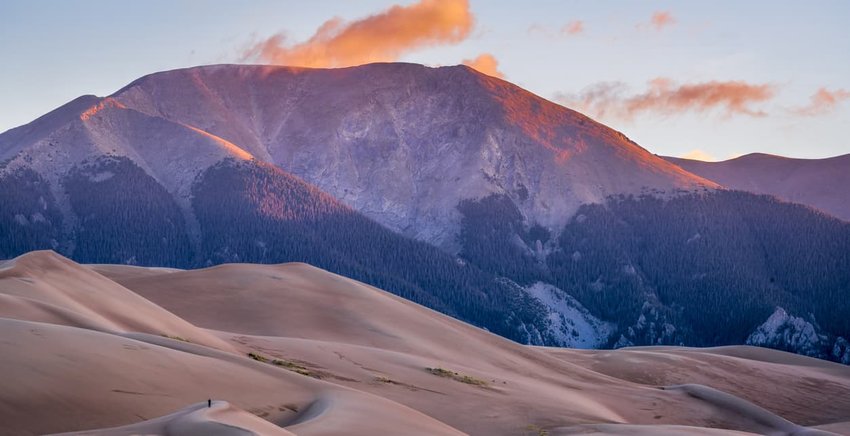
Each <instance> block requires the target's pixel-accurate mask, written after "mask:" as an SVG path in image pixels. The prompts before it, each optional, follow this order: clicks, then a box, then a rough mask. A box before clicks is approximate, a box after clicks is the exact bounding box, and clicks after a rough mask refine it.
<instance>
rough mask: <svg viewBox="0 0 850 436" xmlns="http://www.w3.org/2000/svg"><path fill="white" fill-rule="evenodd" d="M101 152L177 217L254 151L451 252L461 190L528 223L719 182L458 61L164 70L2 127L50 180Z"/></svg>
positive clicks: (8, 142) (16, 151) (12, 155)
mask: <svg viewBox="0 0 850 436" xmlns="http://www.w3.org/2000/svg"><path fill="white" fill-rule="evenodd" d="M104 154H106V155H114V156H123V157H127V158H129V159H130V160H131V161H133V162H134V163H135V164H136V165H138V166H139V167H140V168H142V169H143V170H145V172H146V173H148V174H150V175H151V176H152V177H153V178H154V179H156V180H157V181H158V182H159V183H160V184H161V185H162V186H163V187H164V188H165V189H166V191H168V192H169V193H171V195H173V196H174V197H175V201H176V202H177V204H178V206H179V207H180V208H181V210H183V211H184V213H186V214H191V207H190V205H189V197H190V196H191V192H190V188H191V183H192V181H193V180H194V178H195V177H196V176H197V174H198V173H199V172H201V171H203V170H205V169H206V168H208V167H209V166H211V165H213V164H215V163H216V162H218V161H220V160H221V159H223V158H225V157H230V158H233V159H251V158H253V159H256V160H258V161H261V162H266V163H270V164H274V165H276V166H278V167H280V168H281V169H283V170H285V171H288V172H290V173H291V174H293V175H295V176H298V177H300V178H302V179H304V180H305V181H307V182H309V183H312V184H314V185H316V186H317V187H319V188H320V189H321V190H323V191H325V192H328V193H330V194H331V195H333V196H334V197H336V198H338V199H340V200H341V201H343V202H344V203H346V204H348V205H350V206H352V207H353V208H354V209H356V210H358V211H360V212H361V213H363V214H365V215H366V216H368V217H370V218H373V219H375V220H376V221H378V222H379V223H381V224H383V225H385V226H387V227H389V228H390V229H393V230H395V231H398V232H400V233H403V234H405V235H408V236H411V237H414V238H416V239H419V240H423V241H426V242H429V243H432V244H435V245H437V246H440V247H442V248H449V249H451V248H456V247H455V241H454V238H455V234H456V233H457V230H458V227H459V220H460V216H459V214H458V212H457V210H456V207H457V205H458V204H459V202H460V201H462V200H464V199H474V198H480V197H483V196H487V195H489V194H504V195H507V196H509V197H510V198H511V199H512V200H513V201H515V202H516V204H517V205H518V207H519V208H520V210H521V212H522V213H523V214H524V215H525V216H526V217H528V218H529V219H530V220H531V221H533V222H536V223H539V224H540V225H542V226H545V227H550V228H559V227H561V226H562V225H563V224H565V223H566V220H567V218H568V217H569V216H571V215H572V214H573V213H574V212H575V210H577V208H578V207H579V206H580V205H581V204H584V203H591V202H599V201H602V200H603V199H604V198H605V197H606V196H608V195H611V194H619V193H640V192H645V191H648V190H661V191H666V192H672V191H675V190H677V189H685V190H692V189H700V188H702V187H714V186H715V184H714V183H712V182H709V181H706V180H704V179H701V178H699V177H697V176H694V175H692V174H690V173H687V172H685V171H683V170H682V169H680V168H679V167H677V166H675V165H672V164H670V163H668V162H666V161H664V160H663V159H660V158H658V157H656V156H654V155H652V154H651V153H649V152H647V151H646V150H644V149H643V148H641V147H639V146H638V145H637V144H635V143H634V142H632V141H630V140H628V138H626V137H625V136H623V135H622V134H621V133H619V132H616V131H614V130H612V129H610V128H608V127H605V126H603V125H601V124H599V123H597V122H595V121H593V120H591V119H590V118H588V117H585V116H583V115H581V114H579V113H577V112H574V111H571V110H569V109H567V108H564V107H562V106H559V105H557V104H554V103H552V102H549V101H547V100H544V99H542V98H540V97H538V96H535V95H533V94H531V93H529V92H527V91H525V90H523V89H521V88H519V87H517V86H515V85H512V84H510V83H508V82H505V81H502V80H500V79H496V78H493V77H490V76H487V75H484V74H480V73H478V72H476V71H475V70H473V69H471V68H468V67H465V66H455V67H441V68H428V67H424V66H421V65H413V64H371V65H364V66H360V67H353V68H343V69H298V68H286V67H271V66H248V65H219V66H208V67H197V68H189V69H182V70H175V71H167V72H162V73H156V74H152V75H149V76H145V77H143V78H141V79H139V80H136V81H135V82H133V83H131V84H129V85H127V86H126V87H125V88H123V89H121V90H119V91H118V92H116V93H115V94H113V95H111V96H109V97H106V98H97V97H93V96H85V97H80V98H79V99H77V100H74V101H72V102H71V103H68V104H67V105H65V106H63V107H61V108H59V109H57V110H55V111H53V112H51V113H50V114H47V115H45V116H43V117H41V118H39V119H38V120H36V121H34V122H32V123H30V124H28V125H25V126H21V127H18V128H16V129H12V130H10V131H9V132H6V133H4V134H3V135H0V162H3V161H6V162H7V164H6V166H7V168H8V169H16V168H18V167H31V168H33V169H34V170H35V171H36V172H38V173H39V174H41V175H42V177H44V178H45V179H46V180H47V182H48V183H49V184H50V185H51V186H56V185H57V183H58V182H59V180H60V178H61V177H63V176H64V175H65V174H66V173H67V172H68V171H69V169H70V168H71V167H73V166H75V165H78V164H80V163H81V162H83V161H85V160H87V159H90V158H91V157H92V156H100V155H104ZM55 194H57V192H54V195H55ZM56 197H57V199H58V200H59V207H60V209H63V205H64V204H65V202H64V201H63V199H62V198H61V196H59V195H56ZM63 210H67V206H66V207H64V209H63ZM190 222H191V220H190Z"/></svg>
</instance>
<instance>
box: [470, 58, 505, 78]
mask: <svg viewBox="0 0 850 436" xmlns="http://www.w3.org/2000/svg"><path fill="white" fill-rule="evenodd" d="M463 64H464V65H467V66H469V67H472V68H474V69H476V70H478V71H479V72H482V73H484V74H486V75H488V76H493V77H498V78H500V79H503V78H504V77H505V75H504V74H502V72H501V71H499V61H498V60H496V58H495V57H494V56H493V55H492V54H490V53H483V54H481V55H479V56H478V57H477V58H475V59H464V60H463Z"/></svg>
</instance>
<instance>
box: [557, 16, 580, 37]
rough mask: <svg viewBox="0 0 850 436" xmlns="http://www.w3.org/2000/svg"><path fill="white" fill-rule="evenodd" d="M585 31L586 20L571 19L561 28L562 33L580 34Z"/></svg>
mask: <svg viewBox="0 0 850 436" xmlns="http://www.w3.org/2000/svg"><path fill="white" fill-rule="evenodd" d="M583 32H584V21H581V20H575V21H570V22H569V23H567V24H565V25H564V27H562V28H561V35H578V34H580V33H583Z"/></svg>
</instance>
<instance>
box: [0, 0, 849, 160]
mask: <svg viewBox="0 0 850 436" xmlns="http://www.w3.org/2000/svg"><path fill="white" fill-rule="evenodd" d="M848 23H850V1H844V0H836V1H811V2H799V1H795V2H784V1H747V2H740V1H710V2H709V1H682V0H680V1H598V0H586V1H571V0H539V1H529V2H518V1H510V0H396V1H378V0H358V1H356V2H355V1H350V0H336V1H332V0H313V1H310V2H303V1H286V0H253V1H234V0H228V1H224V0H184V1H178V0H147V1H145V2H129V1H115V0H85V1H60V0H54V1H47V0H42V1H32V0H2V2H0V63H2V67H0V131H5V130H7V129H9V128H12V127H15V126H18V125H21V124H25V123H27V122H29V121H32V120H33V119H35V118H37V117H38V116H40V115H43V114H44V113H46V112H48V111H50V110H52V109H54V108H56V107H58V106H60V105H62V104H64V103H66V102H68V101H70V100H72V99H73V98H75V97H77V96H80V95H84V94H95V95H99V96H105V95H109V94H111V93H113V92H115V91H117V90H118V89H120V88H121V87H122V86H124V85H126V84H127V83H129V82H131V81H132V80H134V79H136V78H138V77H140V76H143V75H145V74H149V73H152V72H156V71H162V70H168V69H174V68H183V67H189V66H196V65H205V64H217V63H271V64H287V65H300V66H313V67H340V66H349V65H357V64H362V63H368V62H373V61H403V62H415V63H421V64H426V65H431V66H439V65H455V64H460V63H465V64H467V65H470V66H472V67H474V68H477V69H479V70H480V71H482V72H484V73H487V74H491V75H495V76H498V77H502V78H504V79H505V80H508V81H510V82H513V83H515V84H517V85H519V86H521V87H523V88H525V89H528V90H529V91H531V92H534V93H535V94H538V95H540V96H542V97H544V98H547V99H550V100H552V101H555V102H557V103H559V104H563V105H565V106H567V107H570V108H572V109H576V110H579V111H580V112H583V113H585V114H587V115H589V116H591V117H593V118H594V119H597V120H598V121H601V122H603V123H605V124H607V125H609V126H611V127H613V128H615V129H617V130H619V131H621V132H623V133H625V134H626V135H627V136H629V137H630V138H631V139H633V140H634V141H636V142H637V143H639V144H640V145H642V146H643V147H644V148H647V149H648V150H649V151H651V152H653V153H656V154H661V155H671V156H685V157H694V158H699V159H703V160H723V159H728V158H731V157H735V156H739V155H742V154H747V153H752V152H763V153H771V154H778V155H783V156H790V157H801V158H822V157H829V156H835V155H841V154H847V153H850V141H848V139H847V136H848V135H846V134H845V133H846V131H847V129H848V126H850V26H848Z"/></svg>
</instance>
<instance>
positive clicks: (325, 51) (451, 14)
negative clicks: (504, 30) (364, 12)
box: [242, 0, 474, 67]
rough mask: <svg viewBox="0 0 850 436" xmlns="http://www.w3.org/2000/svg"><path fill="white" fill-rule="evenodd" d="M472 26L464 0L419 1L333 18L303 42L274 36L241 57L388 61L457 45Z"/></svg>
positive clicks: (319, 63) (297, 62)
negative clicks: (359, 15) (348, 17)
mask: <svg viewBox="0 0 850 436" xmlns="http://www.w3.org/2000/svg"><path fill="white" fill-rule="evenodd" d="M473 24H474V17H473V14H472V12H471V11H470V9H469V2H468V0H420V1H418V2H416V3H414V4H411V5H408V6H399V5H395V6H392V7H390V8H389V9H386V10H384V11H382V12H380V13H378V14H375V15H372V16H369V17H366V18H362V19H359V20H356V21H351V22H348V21H345V20H343V19H341V18H332V19H330V20H328V21H325V22H324V24H322V25H321V26H320V27H319V28H318V30H316V33H315V34H314V35H313V36H312V37H310V39H308V40H307V41H304V42H299V43H291V42H289V41H287V38H286V36H285V35H284V34H282V33H279V34H276V35H273V36H271V37H270V38H268V39H266V40H264V41H261V42H259V43H257V44H255V45H253V46H252V47H250V48H249V49H248V50H246V51H245V52H244V53H243V56H242V57H243V60H261V61H264V62H269V63H273V64H279V65H291V66H302V67H344V66H352V65H360V64H365V63H369V62H389V61H395V60H397V59H398V58H399V57H401V56H402V55H404V54H406V53H409V52H411V51H414V50H417V49H421V48H425V47H430V46H435V45H443V44H457V43H459V42H461V41H463V40H464V39H466V38H467V37H468V36H469V34H470V32H471V30H472V27H473Z"/></svg>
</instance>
